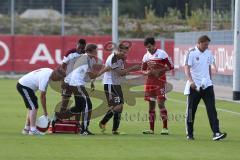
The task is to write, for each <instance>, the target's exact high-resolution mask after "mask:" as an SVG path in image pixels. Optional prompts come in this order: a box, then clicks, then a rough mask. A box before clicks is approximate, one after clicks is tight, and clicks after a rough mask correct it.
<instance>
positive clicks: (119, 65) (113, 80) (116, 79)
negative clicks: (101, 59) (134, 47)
mask: <svg viewBox="0 0 240 160" xmlns="http://www.w3.org/2000/svg"><path fill="white" fill-rule="evenodd" d="M105 66H107V67H110V68H111V70H110V71H108V72H105V73H104V76H103V84H113V85H120V84H121V79H122V76H121V75H119V74H118V73H117V72H116V71H114V70H115V69H124V61H123V60H122V59H118V58H117V57H116V56H115V55H114V53H112V54H111V55H109V56H108V58H107V60H106V63H105Z"/></svg>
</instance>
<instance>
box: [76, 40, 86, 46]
mask: <svg viewBox="0 0 240 160" xmlns="http://www.w3.org/2000/svg"><path fill="white" fill-rule="evenodd" d="M78 44H82V45H86V40H85V39H79V40H78Z"/></svg>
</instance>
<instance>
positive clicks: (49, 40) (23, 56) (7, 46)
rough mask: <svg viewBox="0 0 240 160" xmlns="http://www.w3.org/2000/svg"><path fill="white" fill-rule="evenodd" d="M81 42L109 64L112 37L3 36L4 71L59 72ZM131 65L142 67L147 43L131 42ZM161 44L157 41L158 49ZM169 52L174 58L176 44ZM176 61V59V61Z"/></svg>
mask: <svg viewBox="0 0 240 160" xmlns="http://www.w3.org/2000/svg"><path fill="white" fill-rule="evenodd" d="M79 38H83V39H86V41H87V43H95V44H97V46H98V58H99V59H100V60H102V61H103V62H105V60H106V58H107V56H108V55H109V54H110V53H111V51H107V50H105V49H104V46H105V44H107V42H110V41H111V37H110V36H1V35H0V71H14V72H28V71H31V70H34V69H37V68H42V67H49V68H55V67H56V66H57V65H58V64H60V63H61V61H62V57H63V56H64V54H65V52H66V51H67V50H69V49H72V48H75V47H76V42H77V41H78V39H79ZM129 41H131V42H132V46H131V48H130V52H129V54H128V57H127V63H141V62H142V57H143V55H144V53H146V48H145V47H144V45H143V39H131V40H129ZM160 44H161V42H160V41H159V40H157V47H158V48H160V46H161V45H160ZM165 50H166V51H167V52H168V54H169V55H170V56H171V57H172V56H173V40H169V41H166V43H165ZM172 58H173V57H172Z"/></svg>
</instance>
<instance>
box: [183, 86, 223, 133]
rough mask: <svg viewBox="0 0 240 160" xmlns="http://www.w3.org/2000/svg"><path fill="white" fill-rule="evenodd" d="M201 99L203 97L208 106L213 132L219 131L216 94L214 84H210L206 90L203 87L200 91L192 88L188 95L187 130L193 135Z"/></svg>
mask: <svg viewBox="0 0 240 160" xmlns="http://www.w3.org/2000/svg"><path fill="white" fill-rule="evenodd" d="M201 99H203V102H204V104H205V106H206V109H207V114H208V120H209V123H210V126H211V129H212V131H213V133H217V132H219V121H218V118H217V111H216V107H215V95H214V90H213V86H209V87H207V88H206V89H205V90H203V89H202V88H201V89H200V91H196V90H194V89H192V88H190V94H189V95H188V97H187V111H186V114H187V117H186V132H187V134H188V135H191V136H193V125H194V119H195V114H196V111H197V107H198V104H199V102H200V100H201Z"/></svg>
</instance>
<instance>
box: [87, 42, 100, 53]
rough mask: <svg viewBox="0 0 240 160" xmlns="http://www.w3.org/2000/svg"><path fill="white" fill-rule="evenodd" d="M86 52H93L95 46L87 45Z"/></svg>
mask: <svg viewBox="0 0 240 160" xmlns="http://www.w3.org/2000/svg"><path fill="white" fill-rule="evenodd" d="M85 49H86V52H92V51H93V50H95V49H97V45H96V44H93V43H89V44H87V46H86V48H85Z"/></svg>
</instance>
